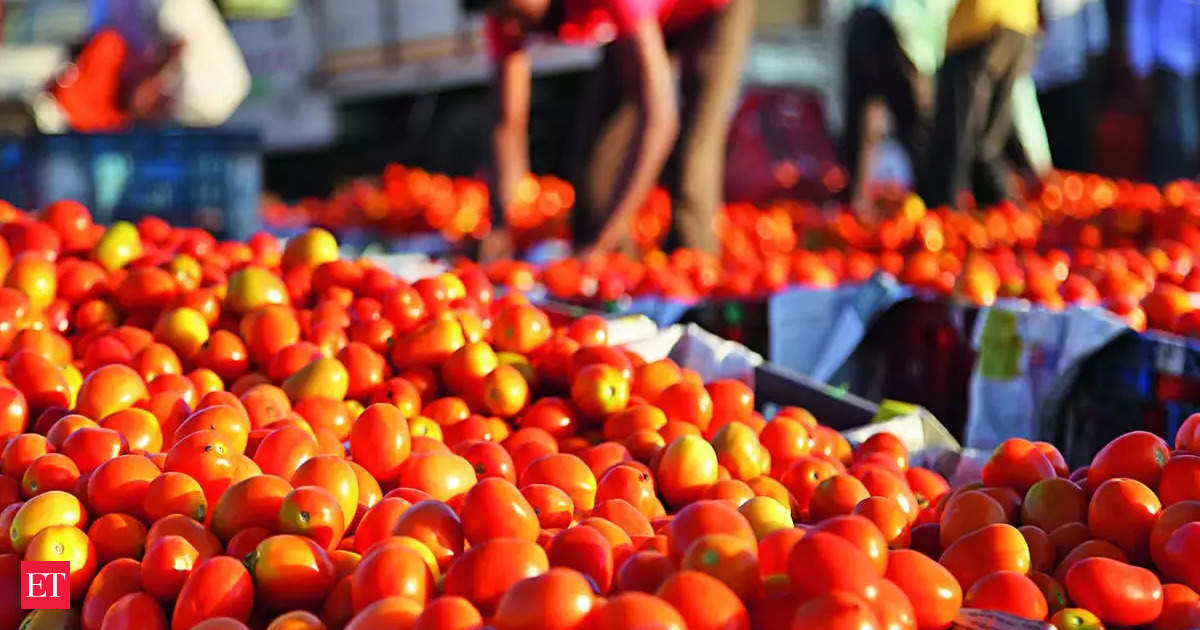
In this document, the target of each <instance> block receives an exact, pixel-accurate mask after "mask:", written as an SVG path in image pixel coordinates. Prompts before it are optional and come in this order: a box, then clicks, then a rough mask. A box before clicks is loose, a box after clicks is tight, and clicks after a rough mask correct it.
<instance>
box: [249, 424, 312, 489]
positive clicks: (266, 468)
mask: <svg viewBox="0 0 1200 630" xmlns="http://www.w3.org/2000/svg"><path fill="white" fill-rule="evenodd" d="M319 451H320V449H319V447H318V445H317V440H316V438H314V437H313V436H312V434H311V433H309V432H308V431H305V430H303V429H300V428H297V427H291V426H285V427H281V428H278V429H275V430H274V431H271V432H270V433H268V434H267V436H266V437H264V438H263V440H262V442H260V443H259V445H258V449H257V450H256V451H255V453H254V463H255V464H258V466H259V468H261V469H262V471H263V472H264V473H266V474H268V475H279V476H280V477H283V478H284V479H291V478H292V474H294V473H295V472H296V469H297V468H299V467H300V465H301V464H303V463H304V462H305V461H307V460H308V459H309V458H311V457H315V456H316V455H317V454H318V453H319Z"/></svg>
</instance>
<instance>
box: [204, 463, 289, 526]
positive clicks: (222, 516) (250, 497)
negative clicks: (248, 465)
mask: <svg viewBox="0 0 1200 630" xmlns="http://www.w3.org/2000/svg"><path fill="white" fill-rule="evenodd" d="M291 491H292V486H291V484H289V483H288V482H287V481H286V480H285V479H283V478H282V477H277V476H275V475H260V476H257V477H250V478H248V479H244V480H242V481H239V482H237V483H235V484H233V485H232V486H229V489H228V490H226V491H225V492H224V493H223V494H222V495H221V497H220V499H218V500H217V502H216V503H215V504H214V505H213V507H212V524H211V526H212V531H213V533H214V534H216V535H217V536H218V537H220V538H221V540H225V541H228V540H229V539H230V538H232V537H233V535H234V534H236V533H238V532H239V531H241V530H243V529H247V528H250V527H264V528H267V529H271V530H273V529H275V522H276V515H277V514H278V513H279V507H280V506H281V505H283V500H284V498H285V497H287V495H288V493H290V492H291Z"/></svg>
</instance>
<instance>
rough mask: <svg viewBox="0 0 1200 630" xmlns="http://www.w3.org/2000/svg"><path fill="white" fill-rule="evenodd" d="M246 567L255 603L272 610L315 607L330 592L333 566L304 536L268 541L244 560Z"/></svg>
mask: <svg viewBox="0 0 1200 630" xmlns="http://www.w3.org/2000/svg"><path fill="white" fill-rule="evenodd" d="M339 516H340V515H339ZM246 567H247V568H248V569H249V570H250V575H251V576H252V577H253V579H254V594H255V597H256V600H257V601H260V602H261V603H262V604H263V605H265V606H267V607H268V608H270V609H272V610H291V609H294V608H312V607H315V606H317V605H318V604H319V603H320V602H321V601H322V600H323V599H324V597H325V594H326V593H328V592H329V589H331V588H333V582H334V574H333V562H332V561H330V560H329V555H328V554H326V553H325V550H324V549H322V548H321V546H320V545H318V544H317V543H316V542H314V541H313V540H311V539H309V538H306V537H304V536H293V535H288V534H281V535H278V536H271V537H270V538H267V539H266V540H264V541H262V542H260V543H259V544H258V547H257V548H255V550H254V551H253V552H252V553H251V554H250V555H249V556H247V557H246Z"/></svg>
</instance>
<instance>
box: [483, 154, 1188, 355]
mask: <svg viewBox="0 0 1200 630" xmlns="http://www.w3.org/2000/svg"><path fill="white" fill-rule="evenodd" d="M661 203H665V204H666V205H667V206H668V209H667V211H666V218H665V219H660V218H657V217H655V216H654V215H653V213H649V214H647V213H643V214H644V216H641V217H639V219H638V223H637V225H639V226H641V225H642V222H643V221H649V222H650V223H652V224H653V225H655V226H659V225H660V224H669V221H670V217H669V200H667V201H665V202H661ZM877 205H878V207H879V211H880V215H879V217H878V218H874V219H864V218H863V217H860V216H858V215H856V214H855V213H853V212H851V211H850V210H848V209H846V208H837V207H834V208H819V207H817V206H815V205H814V204H811V203H805V202H799V201H779V202H776V203H773V204H770V205H768V206H767V207H762V208H760V207H755V206H751V205H748V204H729V205H727V206H725V207H724V208H723V209H722V210H721V212H720V214H719V216H718V218H717V225H716V230H717V233H718V235H719V237H720V243H721V251H720V253H719V255H715V256H714V255H708V254H704V253H702V252H695V251H688V250H676V251H675V252H673V253H671V254H667V253H664V252H663V251H661V250H660V249H658V243H659V242H660V241H658V240H649V241H647V240H644V239H642V238H641V232H635V235H636V236H638V242H639V246H640V247H641V249H642V253H641V254H639V255H637V256H634V257H631V256H627V255H625V254H620V253H615V254H611V255H609V256H607V257H601V258H597V259H593V260H579V259H573V258H567V259H563V260H558V261H555V262H553V263H550V264H548V265H544V266H540V267H538V266H534V265H531V264H528V263H523V262H518V261H512V260H506V261H499V262H496V263H493V264H491V265H489V266H488V268H487V272H488V276H489V278H490V279H491V280H492V281H493V282H494V283H497V284H502V285H505V286H508V287H513V288H517V289H522V290H527V289H529V288H531V287H533V286H534V285H535V284H537V283H539V282H540V283H541V284H543V285H544V286H545V287H546V288H547V290H548V291H549V293H550V294H551V295H552V296H553V297H555V298H558V299H563V300H571V301H577V302H585V303H593V304H595V303H602V302H607V301H612V300H618V299H622V298H626V297H646V296H652V297H658V298H666V299H673V300H680V301H692V302H694V301H698V300H702V299H706V298H715V299H762V298H763V297H765V296H768V295H770V294H773V293H776V292H779V291H782V290H785V289H787V288H789V287H795V286H799V287H807V288H815V289H828V288H833V287H837V286H839V285H846V284H850V285H853V284H857V283H862V282H865V281H866V280H868V279H869V278H871V276H872V275H874V274H875V273H876V272H880V271H882V272H887V273H890V274H892V275H893V276H895V277H896V278H898V279H899V280H900V282H902V283H903V284H905V285H907V286H909V287H912V288H914V289H917V290H919V291H923V292H927V293H929V294H932V295H938V296H944V297H946V298H949V299H955V300H960V301H963V302H966V303H969V304H973V305H979V306H986V305H990V304H992V303H994V302H995V301H996V300H997V299H999V298H1023V299H1027V300H1029V301H1031V302H1032V303H1034V304H1036V305H1038V306H1040V307H1043V308H1047V309H1051V310H1061V309H1064V308H1066V307H1067V306H1069V305H1080V306H1103V307H1105V308H1107V309H1109V310H1110V311H1112V312H1113V313H1115V314H1117V315H1119V316H1121V317H1122V318H1124V319H1125V320H1126V321H1127V322H1128V323H1129V324H1130V325H1131V326H1132V327H1133V328H1135V329H1137V330H1145V329H1147V328H1153V329H1156V330H1163V331H1169V332H1175V333H1179V334H1184V335H1188V336H1200V311H1198V310H1196V309H1194V308H1193V306H1192V302H1191V297H1190V295H1189V294H1190V293H1196V292H1198V291H1200V266H1198V265H1197V264H1196V261H1197V255H1198V254H1200V194H1197V187H1196V186H1195V185H1194V184H1190V183H1186V182H1179V183H1175V184H1171V185H1169V186H1167V187H1166V188H1164V189H1162V190H1159V189H1156V188H1154V187H1151V186H1144V185H1143V186H1136V185H1133V184H1130V183H1128V182H1114V181H1111V180H1106V179H1103V178H1100V177H1097V176H1081V175H1075V174H1067V175H1064V176H1063V177H1062V178H1061V181H1060V183H1057V184H1052V185H1048V186H1047V187H1046V188H1044V189H1043V190H1041V191H1040V193H1039V194H1038V195H1036V196H1031V197H1030V198H1029V200H1028V201H1027V202H1026V203H1025V204H1024V205H1021V206H1018V205H1015V204H1010V203H1006V204H1002V205H999V206H995V207H992V208H986V209H968V210H962V211H953V210H949V209H946V208H939V209H927V208H926V207H925V206H924V204H923V203H922V202H921V200H920V199H918V198H917V197H915V196H912V195H909V194H907V193H904V192H903V191H899V190H888V189H885V190H883V191H882V192H880V194H879V197H878V199H877ZM656 229H657V228H656ZM663 232H665V227H663V229H662V230H659V231H656V232H655V233H656V234H658V235H659V236H657V237H655V238H661V234H662V233H663Z"/></svg>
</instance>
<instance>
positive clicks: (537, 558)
mask: <svg viewBox="0 0 1200 630" xmlns="http://www.w3.org/2000/svg"><path fill="white" fill-rule="evenodd" d="M549 568H550V563H549V560H548V559H547V558H546V552H545V551H543V550H542V548H541V547H539V546H537V544H535V543H532V542H529V541H525V540H520V539H515V538H494V539H492V540H488V541H486V542H484V543H483V544H480V545H477V546H473V547H471V548H470V549H468V550H467V551H466V552H465V553H463V554H462V556H461V557H459V559H458V560H457V561H455V562H454V563H453V564H451V565H450V568H449V569H448V570H447V571H446V577H445V583H444V584H445V586H444V588H445V593H446V594H447V595H458V596H461V597H464V598H466V599H467V600H469V601H470V602H471V603H472V604H475V606H476V607H477V608H478V609H479V612H480V613H481V614H483V615H488V616H490V615H491V614H492V613H493V612H494V611H495V609H496V605H497V604H498V603H499V601H500V598H501V597H502V596H503V595H504V592H505V591H507V590H508V589H509V588H510V587H511V586H512V585H513V584H515V583H517V582H519V581H520V580H522V579H525V578H527V577H533V576H536V575H541V574H543V573H545V572H546V571H547V570H548V569H549Z"/></svg>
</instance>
